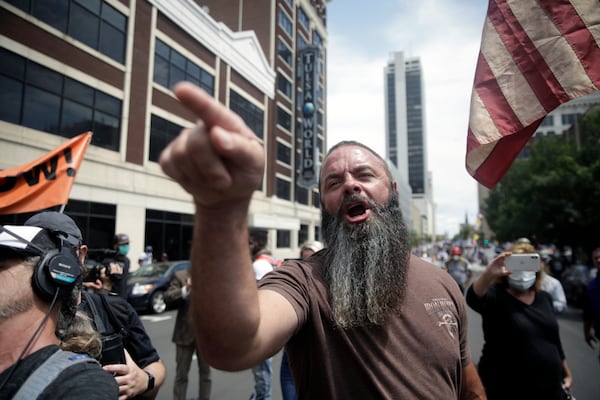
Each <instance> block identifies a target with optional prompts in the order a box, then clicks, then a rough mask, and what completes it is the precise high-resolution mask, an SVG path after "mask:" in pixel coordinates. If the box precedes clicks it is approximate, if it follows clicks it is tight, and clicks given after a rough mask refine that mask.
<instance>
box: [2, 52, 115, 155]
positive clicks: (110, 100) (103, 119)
mask: <svg viewBox="0 0 600 400" xmlns="http://www.w3.org/2000/svg"><path fill="white" fill-rule="evenodd" d="M0 59H2V63H0V119H2V120H4V121H8V122H11V123H14V124H17V125H24V126H27V127H29V128H32V129H37V130H41V131H44V132H49V133H53V134H57V135H59V136H62V137H66V138H71V137H74V136H77V135H78V134H80V133H83V132H87V131H90V130H91V131H92V132H94V135H93V136H92V144H94V145H95V146H100V147H103V148H106V149H109V150H114V151H119V142H120V130H121V109H122V105H121V100H119V99H117V98H116V97H113V96H110V95H108V94H106V93H104V92H101V91H99V90H97V89H95V88H93V87H91V86H88V85H85V84H83V83H81V82H78V81H75V80H73V79H71V78H69V77H67V76H64V75H62V74H60V73H58V72H56V71H53V70H51V69H49V68H46V67H44V66H42V65H40V64H38V63H35V62H33V61H31V60H28V59H26V58H24V57H21V56H20V55H17V54H15V53H12V52H10V51H8V50H6V49H3V48H0Z"/></svg>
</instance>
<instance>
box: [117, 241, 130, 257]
mask: <svg viewBox="0 0 600 400" xmlns="http://www.w3.org/2000/svg"><path fill="white" fill-rule="evenodd" d="M127 253H129V243H128V244H122V245H120V246H119V254H121V255H123V256H126V255H127Z"/></svg>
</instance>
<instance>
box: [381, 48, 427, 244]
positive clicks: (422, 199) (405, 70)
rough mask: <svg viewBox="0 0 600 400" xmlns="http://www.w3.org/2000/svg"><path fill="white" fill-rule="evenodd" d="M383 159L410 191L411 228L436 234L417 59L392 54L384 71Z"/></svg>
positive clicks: (423, 94)
mask: <svg viewBox="0 0 600 400" xmlns="http://www.w3.org/2000/svg"><path fill="white" fill-rule="evenodd" d="M384 83H385V84H384V88H385V90H384V91H385V93H384V96H385V126H386V137H385V139H386V140H385V145H386V156H387V158H389V160H390V161H391V162H392V163H394V164H395V165H396V167H397V168H398V171H399V173H400V176H401V177H402V179H405V180H406V181H408V184H409V185H410V188H411V190H412V202H413V204H412V206H413V207H412V208H413V209H414V210H417V213H418V215H414V212H413V215H412V228H413V229H414V230H415V231H416V232H417V233H420V234H426V235H434V234H435V212H434V205H433V193H432V191H433V190H432V186H431V177H430V173H429V171H428V170H427V140H426V134H425V133H426V131H425V92H424V86H423V78H422V70H421V62H420V60H419V58H406V57H405V56H404V53H403V52H395V53H392V55H391V57H390V60H389V62H388V64H387V66H386V67H385V69H384Z"/></svg>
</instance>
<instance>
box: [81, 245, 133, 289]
mask: <svg viewBox="0 0 600 400" xmlns="http://www.w3.org/2000/svg"><path fill="white" fill-rule="evenodd" d="M118 255H119V252H118V251H117V250H112V249H89V250H88V252H87V259H86V261H85V266H86V269H87V272H86V274H85V277H84V278H83V281H84V282H96V281H97V280H99V279H100V276H101V274H102V270H103V269H105V268H108V270H109V271H110V263H117V264H119V265H120V266H121V267H123V266H124V263H123V262H122V261H119V260H117V256H118ZM108 276H109V277H110V279H111V280H113V281H115V280H118V279H120V278H121V276H122V275H121V274H112V273H109V274H108Z"/></svg>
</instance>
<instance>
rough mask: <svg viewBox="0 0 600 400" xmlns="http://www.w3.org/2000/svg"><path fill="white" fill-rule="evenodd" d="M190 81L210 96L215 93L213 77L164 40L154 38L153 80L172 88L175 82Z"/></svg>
mask: <svg viewBox="0 0 600 400" xmlns="http://www.w3.org/2000/svg"><path fill="white" fill-rule="evenodd" d="M184 80H185V81H190V82H193V83H195V84H196V85H198V86H200V87H201V88H202V89H204V90H206V91H207V92H208V93H209V94H210V95H211V96H214V93H215V78H214V77H213V76H212V75H211V74H210V73H208V72H207V71H206V70H204V69H203V68H202V67H199V66H198V65H196V64H194V63H193V62H192V61H190V60H189V59H187V58H186V57H184V56H183V55H182V54H181V53H179V52H178V51H176V50H174V49H172V48H171V47H170V46H168V45H167V44H166V43H165V42H163V41H162V40H160V39H156V44H155V47H154V82H156V83H158V84H160V85H162V86H164V87H166V88H172V87H173V86H174V85H175V84H176V83H177V82H180V81H184Z"/></svg>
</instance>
